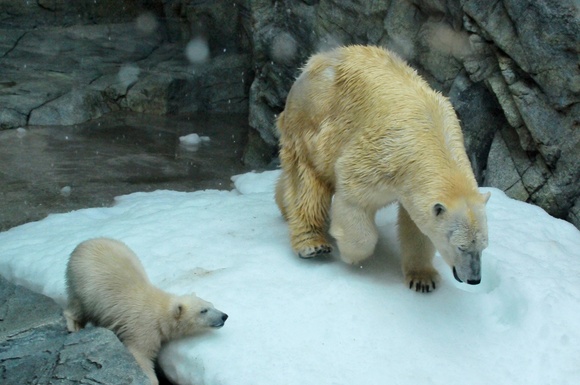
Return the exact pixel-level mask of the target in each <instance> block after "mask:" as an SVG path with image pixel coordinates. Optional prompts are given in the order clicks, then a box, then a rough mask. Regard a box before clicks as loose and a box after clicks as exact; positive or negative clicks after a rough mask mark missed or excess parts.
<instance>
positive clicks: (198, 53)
mask: <svg viewBox="0 0 580 385" xmlns="http://www.w3.org/2000/svg"><path fill="white" fill-rule="evenodd" d="M185 57H187V60H189V61H190V62H191V63H192V64H201V63H205V62H206V61H207V60H208V59H209V46H208V44H207V41H206V40H205V39H204V38H202V37H196V38H193V39H191V40H190V41H189V43H187V46H186V47H185Z"/></svg>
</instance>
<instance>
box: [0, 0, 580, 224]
mask: <svg viewBox="0 0 580 385" xmlns="http://www.w3.org/2000/svg"><path fill="white" fill-rule="evenodd" d="M579 7H580V5H579V3H578V1H577V0H490V1H488V0H382V1H370V0H276V1H273V0H240V1H230V0H196V1H193V0H164V1H161V0H137V1H135V0H120V1H113V0H99V1H95V2H93V1H78V2H70V1H65V0H51V1H48V0H39V1H37V2H26V5H23V3H22V2H21V1H18V0H5V1H1V2H0V74H1V75H0V106H2V108H0V128H16V127H20V126H24V125H49V124H50V125H71V124H77V123H81V122H84V121H87V120H90V119H94V118H97V117H99V116H101V115H103V114H106V113H108V112H109V111H116V110H130V111H136V112H147V113H155V114H178V113H187V112H194V111H210V112H242V113H248V114H249V124H250V126H251V127H252V128H253V130H251V132H250V134H249V136H248V146H247V148H246V151H245V155H244V160H245V161H246V163H248V164H256V165H258V164H264V163H268V162H269V161H270V160H272V158H273V157H275V155H276V151H277V146H278V135H277V133H276V128H275V119H276V116H277V114H279V113H280V112H281V111H282V110H283V108H284V103H285V100H286V96H287V93H288V90H289V89H290V87H291V85H292V83H293V81H294V79H295V77H296V76H297V75H298V73H299V68H300V67H301V66H302V65H303V64H304V63H305V61H306V60H307V58H308V57H309V56H310V55H311V54H313V53H315V52H317V51H320V50H326V49H330V48H333V47H335V46H338V45H344V44H353V43H357V44H376V45H382V46H385V47H388V48H390V49H391V50H393V51H395V52H397V53H398V54H399V55H401V56H402V57H403V58H405V59H406V60H407V61H408V62H409V63H410V64H411V65H412V66H414V67H415V68H417V69H418V71H419V72H420V73H421V74H422V75H423V76H424V77H425V78H426V79H427V80H428V81H429V82H430V84H431V85H432V86H433V87H434V88H435V89H438V90H440V91H441V92H443V93H444V94H446V95H448V96H449V98H450V100H451V102H452V103H453V105H454V106H455V108H456V110H457V113H458V115H459V118H460V119H461V121H462V126H463V130H464V132H465V141H466V145H467V149H468V153H469V156H470V158H471V162H472V165H473V168H474V171H475V174H476V176H477V179H478V181H479V183H480V184H481V185H485V186H494V187H498V188H501V189H502V190H504V191H505V192H506V193H507V194H508V195H509V196H511V197H513V198H517V199H520V200H523V201H527V202H531V203H535V204H537V205H539V206H541V207H542V208H544V209H545V210H546V211H547V212H548V213H550V214H551V215H553V216H556V217H559V218H563V219H567V220H569V221H571V222H572V223H574V224H575V225H576V226H577V227H579V228H580V220H579V212H580V206H579V205H580V155H579V154H580V130H579V126H580V104H579V103H578V101H579V99H580V68H579V65H578V63H579V61H580V60H579V59H580V55H579V54H580V52H579V47H580V41H579V40H580V20H579V19H580V10H579Z"/></svg>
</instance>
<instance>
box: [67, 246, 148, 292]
mask: <svg viewBox="0 0 580 385" xmlns="http://www.w3.org/2000/svg"><path fill="white" fill-rule="evenodd" d="M67 282H68V285H69V288H70V289H71V290H74V291H75V292H76V293H77V294H78V295H80V296H82V297H86V298H87V299H90V300H91V301H99V300H101V299H102V298H103V297H105V298H107V299H112V298H115V299H116V300H120V299H122V298H123V297H125V296H127V295H130V293H131V292H136V291H137V290H145V289H146V288H147V287H149V286H150V283H149V279H148V278H147V275H146V273H145V269H144V268H143V265H142V264H141V262H140V261H139V259H138V257H137V256H136V255H135V253H133V251H132V250H131V249H130V248H129V247H127V246H126V245H125V244H124V243H122V242H119V241H116V240H114V239H108V238H96V239H90V240H88V241H84V242H82V243H81V244H79V245H78V246H77V247H76V248H75V250H74V251H73V252H72V254H71V257H70V260H69V263H68V266H67Z"/></svg>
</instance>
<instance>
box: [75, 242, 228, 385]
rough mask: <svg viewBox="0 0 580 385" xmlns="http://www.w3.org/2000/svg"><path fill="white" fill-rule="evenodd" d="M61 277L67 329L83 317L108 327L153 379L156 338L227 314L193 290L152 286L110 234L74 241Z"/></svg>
mask: <svg viewBox="0 0 580 385" xmlns="http://www.w3.org/2000/svg"><path fill="white" fill-rule="evenodd" d="M66 283H67V292H68V305H67V308H66V309H65V311H64V316H65V318H66V323H67V328H68V330H69V331H71V332H74V331H78V330H80V329H82V328H83V327H84V326H85V324H86V323H88V322H91V323H93V324H94V325H96V326H102V327H105V328H108V329H110V330H112V331H113V332H114V333H115V334H116V335H117V336H118V337H119V339H120V340H121V341H122V342H123V343H124V344H125V346H127V348H128V349H129V351H130V352H131V353H132V354H133V356H134V357H135V359H136V360H137V363H138V364H139V365H140V366H141V367H142V368H143V371H144V372H145V374H146V375H147V376H148V377H149V379H150V380H151V383H152V384H154V385H156V384H158V380H157V377H156V375H155V371H154V369H153V368H154V363H153V361H154V359H155V358H156V356H157V353H158V352H159V349H160V347H161V344H162V343H164V342H167V341H169V340H173V339H177V338H180V337H185V336H189V335H192V334H195V333H196V332H198V331H201V330H203V329H207V328H220V327H222V326H223V325H224V322H225V321H226V319H227V318H228V316H227V314H225V313H222V312H221V311H219V310H216V309H215V308H214V307H213V305H212V304H211V303H209V302H206V301H204V300H202V299H201V298H198V297H196V296H195V295H193V294H191V295H184V296H177V295H173V294H169V293H166V292H164V291H163V290H161V289H159V288H157V287H155V286H153V285H152V284H151V282H150V281H149V279H148V278H147V275H146V273H145V270H144V269H143V266H142V265H141V262H140V261H139V259H138V258H137V256H136V255H135V254H134V253H133V251H131V249H129V247H127V246H126V245H125V244H124V243H122V242H120V241H117V240H114V239H108V238H96V239H90V240H87V241H84V242H82V243H81V244H79V245H78V246H77V247H76V248H75V250H74V251H73V252H72V254H71V256H70V259H69V262H68V265H67V269H66Z"/></svg>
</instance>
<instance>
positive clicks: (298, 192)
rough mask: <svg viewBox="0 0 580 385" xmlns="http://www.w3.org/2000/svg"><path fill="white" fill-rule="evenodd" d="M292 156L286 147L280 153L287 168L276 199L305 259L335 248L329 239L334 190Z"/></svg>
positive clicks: (291, 234) (294, 240)
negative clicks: (327, 231) (330, 210)
mask: <svg viewBox="0 0 580 385" xmlns="http://www.w3.org/2000/svg"><path fill="white" fill-rule="evenodd" d="M292 155H295V154H291V153H290V151H289V150H288V149H285V148H284V147H283V148H282V150H281V152H280V157H281V159H282V162H283V163H282V164H283V166H284V168H285V169H284V171H283V174H282V177H281V179H280V181H279V182H278V186H277V187H276V190H277V191H276V202H277V203H278V205H279V206H282V207H281V208H280V210H281V211H282V214H284V213H285V214H286V219H287V220H288V227H289V228H290V239H291V243H292V248H293V249H294V251H296V252H297V253H298V255H299V256H300V257H301V258H313V257H315V256H317V255H320V254H326V253H330V252H331V251H332V246H331V245H330V243H329V242H328V240H327V238H326V228H327V225H328V211H329V208H330V202H331V200H332V189H331V187H330V185H329V184H328V183H325V182H324V181H322V180H320V178H319V177H318V176H317V175H316V172H315V171H314V170H313V169H312V168H311V167H310V166H309V165H308V164H307V163H305V162H301V161H300V160H298V158H297V157H296V156H292ZM285 160H286V161H285Z"/></svg>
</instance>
